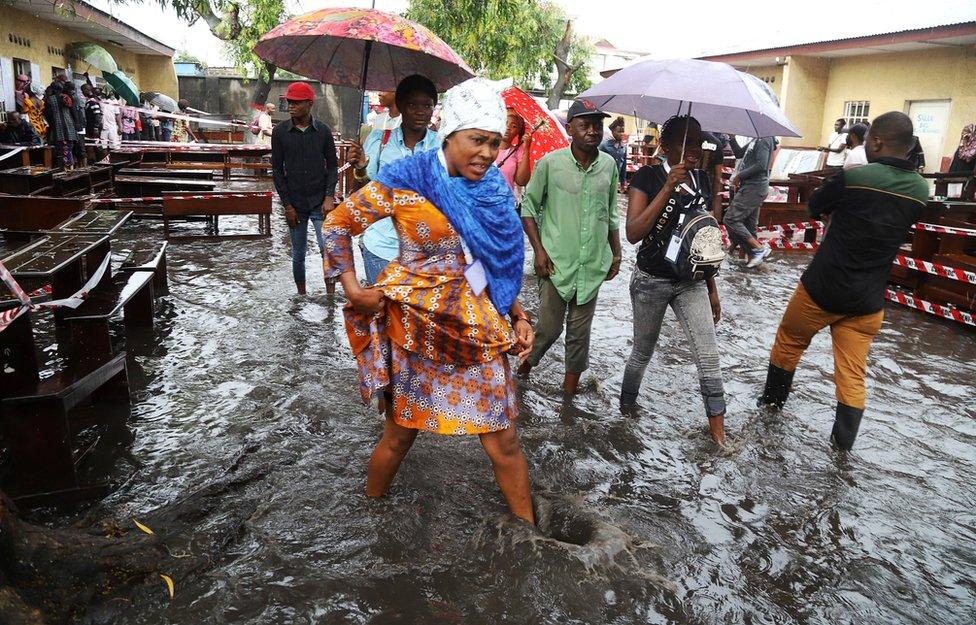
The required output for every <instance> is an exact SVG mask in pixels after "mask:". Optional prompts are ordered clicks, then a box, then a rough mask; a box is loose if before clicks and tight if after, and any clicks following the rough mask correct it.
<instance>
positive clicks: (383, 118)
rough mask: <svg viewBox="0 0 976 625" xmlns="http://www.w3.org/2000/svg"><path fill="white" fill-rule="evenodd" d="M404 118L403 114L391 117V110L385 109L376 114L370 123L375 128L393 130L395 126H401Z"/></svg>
mask: <svg viewBox="0 0 976 625" xmlns="http://www.w3.org/2000/svg"><path fill="white" fill-rule="evenodd" d="M402 118H403V116H402V115H397V116H396V117H390V112H389V111H383V112H382V113H377V114H376V117H374V118H373V121H372V122H371V123H370V125H371V126H372V127H373V130H393V129H394V128H399V127H400V122H401V121H402V120H403V119H402Z"/></svg>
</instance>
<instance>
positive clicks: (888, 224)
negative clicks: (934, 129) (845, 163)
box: [759, 111, 929, 450]
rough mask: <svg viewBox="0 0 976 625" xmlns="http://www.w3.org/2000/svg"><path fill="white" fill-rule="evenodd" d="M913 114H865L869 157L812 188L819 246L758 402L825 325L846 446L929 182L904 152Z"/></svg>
mask: <svg viewBox="0 0 976 625" xmlns="http://www.w3.org/2000/svg"><path fill="white" fill-rule="evenodd" d="M913 142H914V134H913V128H912V121H911V119H909V117H908V116H907V115H905V114H904V113H899V112H896V111H893V112H890V113H885V114H884V115H881V116H880V117H878V118H877V119H875V120H874V122H873V123H872V124H871V128H870V129H869V130H868V133H867V136H866V137H865V140H864V149H865V153H866V155H867V159H868V164H867V165H864V166H862V167H858V168H856V169H849V170H847V171H843V172H841V173H839V174H837V175H835V176H833V177H831V178H829V179H828V180H827V181H826V182H825V183H824V184H823V186H821V187H820V188H819V189H817V190H816V191H814V192H813V194H812V195H811V196H810V202H809V208H810V214H811V215H812V216H813V218H814V219H820V218H821V216H823V215H832V219H831V222H830V228H829V229H828V230H827V235H826V236H825V237H824V240H823V243H821V245H820V249H818V250H817V254H816V256H814V257H813V261H812V262H811V263H810V266H809V267H807V270H806V271H805V272H803V276H802V277H801V278H800V284H798V285H797V287H796V291H795V292H794V293H793V297H792V298H791V299H790V303H789V305H787V307H786V312H785V313H784V314H783V319H782V321H780V324H779V329H778V330H777V331H776V342H775V344H774V345H773V351H772V353H771V354H770V355H769V371H768V373H767V375H766V387H765V389H764V391H763V395H762V397H761V398H760V400H759V402H760V404H768V405H772V406H774V407H776V408H781V407H782V406H783V403H784V402H786V398H787V396H789V393H790V387H791V386H792V383H793V373H794V371H795V370H796V365H797V363H799V361H800V357H801V356H802V355H803V352H804V351H805V350H806V348H807V347H808V346H809V345H810V341H811V340H812V339H813V337H814V335H815V334H816V333H817V332H819V331H820V330H822V329H823V328H825V327H827V326H830V337H831V342H832V343H833V350H834V384H835V386H836V395H837V409H836V413H835V417H834V428H833V431H832V433H831V439H832V440H833V441H834V443H835V444H836V445H837V447H839V448H840V449H845V450H846V449H850V448H851V447H852V446H853V445H854V439H855V437H857V430H858V427H859V426H860V423H861V416H862V415H863V414H864V376H865V373H866V368H867V357H868V349H869V348H870V346H871V341H872V340H873V339H874V335H875V334H877V332H878V330H879V329H880V328H881V322H882V320H883V319H884V310H883V307H884V299H885V287H886V284H887V280H888V273H889V272H890V271H891V263H892V261H893V260H894V258H895V255H896V254H897V253H898V249H899V247H901V244H902V243H904V242H905V237H906V235H907V233H908V230H909V228H911V226H912V224H914V223H915V222H916V221H917V220H918V218H919V217H920V216H921V214H922V211H923V210H924V209H925V205H926V202H927V200H928V195H929V189H928V184H926V182H925V180H924V179H922V177H921V176H919V175H918V173H917V172H916V171H915V168H914V166H913V165H912V163H910V162H909V161H908V160H906V159H905V155H906V154H907V153H908V150H909V149H911V147H912V144H913Z"/></svg>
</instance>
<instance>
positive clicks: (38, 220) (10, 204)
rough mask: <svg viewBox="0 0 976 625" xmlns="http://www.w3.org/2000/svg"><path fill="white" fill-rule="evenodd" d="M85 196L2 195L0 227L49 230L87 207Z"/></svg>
mask: <svg viewBox="0 0 976 625" xmlns="http://www.w3.org/2000/svg"><path fill="white" fill-rule="evenodd" d="M86 203H87V200H86V199H85V198H80V197H77V198H60V197H45V196H37V197H30V196H27V195H0V228H10V229H13V230H49V229H51V228H54V227H55V226H57V225H58V224H59V223H61V222H62V221H64V220H65V219H68V218H69V217H71V216H72V215H74V214H75V213H77V212H79V211H82V210H84V209H85V204H86Z"/></svg>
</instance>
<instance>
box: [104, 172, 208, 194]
mask: <svg viewBox="0 0 976 625" xmlns="http://www.w3.org/2000/svg"><path fill="white" fill-rule="evenodd" d="M213 188H214V183H213V181H210V180H188V179H183V178H148V177H145V176H116V177H115V192H116V194H117V195H118V196H120V197H147V196H154V195H162V193H163V192H164V191H185V192H187V193H207V192H209V191H213Z"/></svg>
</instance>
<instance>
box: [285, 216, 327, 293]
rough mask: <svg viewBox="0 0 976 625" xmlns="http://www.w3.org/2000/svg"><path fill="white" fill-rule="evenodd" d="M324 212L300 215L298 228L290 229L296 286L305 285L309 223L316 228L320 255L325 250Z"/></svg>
mask: <svg viewBox="0 0 976 625" xmlns="http://www.w3.org/2000/svg"><path fill="white" fill-rule="evenodd" d="M322 219H323V217H322V211H321V210H318V209H316V210H312V211H311V212H307V213H306V212H300V213H298V226H297V227H295V228H290V229H289V230H288V234H289V235H291V273H292V275H293V276H295V284H305V251H306V250H307V249H308V222H309V221H311V222H312V227H313V228H315V239H316V240H317V241H318V244H319V253H321V252H322V251H323V250H325V239H323V238H322Z"/></svg>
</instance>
